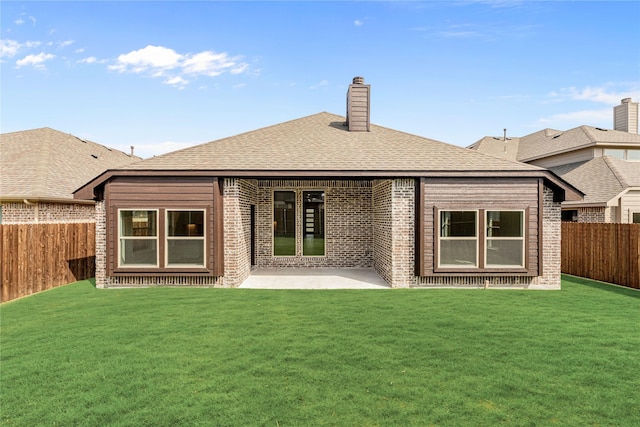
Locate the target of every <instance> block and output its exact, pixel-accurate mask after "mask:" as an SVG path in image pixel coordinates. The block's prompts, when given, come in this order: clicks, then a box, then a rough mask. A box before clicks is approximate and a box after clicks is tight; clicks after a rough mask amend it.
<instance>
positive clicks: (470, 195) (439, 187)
mask: <svg viewBox="0 0 640 427" xmlns="http://www.w3.org/2000/svg"><path fill="white" fill-rule="evenodd" d="M424 182H425V185H424V207H423V208H424V215H423V221H424V230H425V231H424V233H425V235H424V236H423V237H424V251H423V265H424V268H425V272H426V273H427V274H430V273H433V271H434V268H435V255H436V253H435V244H436V238H435V233H436V232H437V230H436V223H437V221H436V218H435V217H434V210H435V209H436V208H438V209H447V208H450V209H457V208H460V209H470V210H475V209H484V210H491V209H527V210H528V223H527V242H526V243H525V245H526V248H527V254H528V256H527V264H528V269H529V271H537V270H538V248H539V241H540V230H539V214H538V197H539V189H538V181H537V180H531V179H521V178H501V179H499V180H497V179H491V178H484V179H482V178H481V179H455V180H454V179H444V178H433V179H425V180H424Z"/></svg>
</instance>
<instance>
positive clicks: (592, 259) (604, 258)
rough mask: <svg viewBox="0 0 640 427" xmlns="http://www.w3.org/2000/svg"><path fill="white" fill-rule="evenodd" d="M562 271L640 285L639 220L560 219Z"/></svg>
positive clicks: (624, 284) (620, 283) (632, 285)
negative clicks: (618, 222)
mask: <svg viewBox="0 0 640 427" xmlns="http://www.w3.org/2000/svg"><path fill="white" fill-rule="evenodd" d="M562 272H563V273H567V274H573V275H574V276H580V277H587V278H589V279H595V280H601V281H603V282H609V283H615V284H618V285H623V286H628V287H631V288H636V289H640V224H597V223H576V222H563V223H562Z"/></svg>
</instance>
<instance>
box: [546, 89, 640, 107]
mask: <svg viewBox="0 0 640 427" xmlns="http://www.w3.org/2000/svg"><path fill="white" fill-rule="evenodd" d="M615 86H618V85H613V84H607V85H604V86H595V87H592V86H587V87H585V88H582V89H579V88H576V87H574V86H571V87H567V88H562V89H560V91H558V92H552V93H550V94H549V96H550V98H551V99H552V100H556V101H564V100H574V101H591V102H596V103H601V104H607V105H616V104H618V103H619V102H620V100H621V99H623V98H628V97H631V96H632V95H633V93H634V92H638V89H627V90H620V89H618V88H616V87H615Z"/></svg>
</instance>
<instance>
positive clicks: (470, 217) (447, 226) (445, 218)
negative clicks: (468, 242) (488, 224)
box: [440, 211, 477, 237]
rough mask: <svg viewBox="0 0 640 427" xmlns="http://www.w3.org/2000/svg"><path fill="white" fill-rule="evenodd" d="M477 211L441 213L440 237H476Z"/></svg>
mask: <svg viewBox="0 0 640 427" xmlns="http://www.w3.org/2000/svg"><path fill="white" fill-rule="evenodd" d="M476 229H477V227H476V212H475V211H442V212H440V237H475V236H476Z"/></svg>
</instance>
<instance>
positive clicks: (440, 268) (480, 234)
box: [432, 205, 542, 275]
mask: <svg viewBox="0 0 640 427" xmlns="http://www.w3.org/2000/svg"><path fill="white" fill-rule="evenodd" d="M442 211H477V212H478V213H477V215H478V216H477V218H476V228H477V230H476V233H477V239H478V247H477V250H476V256H477V257H478V262H477V264H476V266H475V267H466V266H462V267H457V266H450V265H446V264H445V265H441V264H440V213H441V212H442ZM489 211H491V212H496V211H519V212H523V217H522V221H523V234H524V236H523V237H522V240H523V245H524V249H523V264H524V265H523V266H517V267H510V266H494V265H489V266H487V264H486V253H487V250H486V247H487V225H486V221H487V219H486V218H487V214H486V213H487V212H489ZM433 213H434V222H433V223H434V224H435V228H434V230H433V237H434V245H433V246H434V251H433V256H434V260H433V273H432V274H436V275H437V274H441V273H446V274H451V273H458V274H479V273H481V274H484V273H490V274H495V273H499V274H500V273H504V274H518V275H520V274H532V272H530V271H529V244H528V243H529V238H530V236H529V235H530V230H529V220H530V219H529V207H528V206H527V207H514V206H508V205H506V206H504V207H502V206H488V207H480V208H475V207H474V208H471V207H469V206H460V205H454V206H446V205H443V206H435V207H434V210H433ZM541 232H542V231H541V230H540V231H539V233H541ZM481 252H482V255H481Z"/></svg>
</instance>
